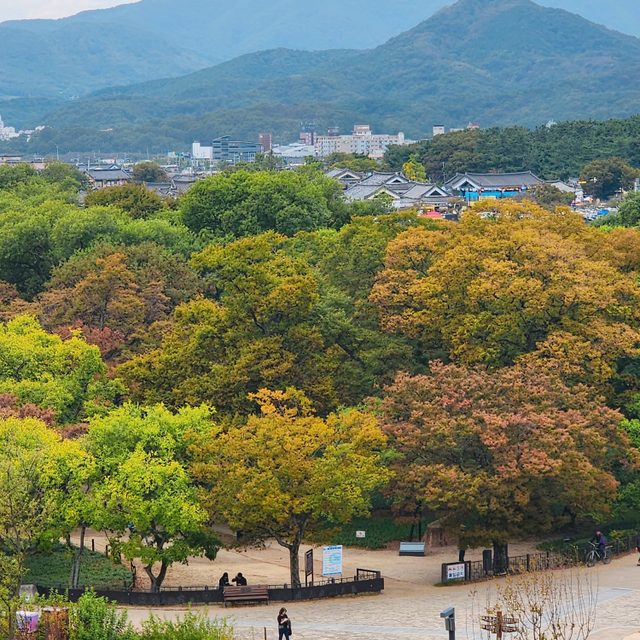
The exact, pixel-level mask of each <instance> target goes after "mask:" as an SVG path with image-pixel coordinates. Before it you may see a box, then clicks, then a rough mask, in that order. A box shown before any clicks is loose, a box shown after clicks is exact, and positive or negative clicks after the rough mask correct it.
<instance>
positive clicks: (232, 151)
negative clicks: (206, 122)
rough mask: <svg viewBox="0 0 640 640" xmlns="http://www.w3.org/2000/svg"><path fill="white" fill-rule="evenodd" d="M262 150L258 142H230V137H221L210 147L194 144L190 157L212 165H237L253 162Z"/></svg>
mask: <svg viewBox="0 0 640 640" xmlns="http://www.w3.org/2000/svg"><path fill="white" fill-rule="evenodd" d="M268 135H269V136H270V135H271V134H268ZM262 150H263V147H262V145H261V144H260V143H258V142H244V141H242V140H232V139H231V136H221V137H220V138H216V139H215V140H213V142H212V143H211V146H210V147H205V146H202V145H201V144H200V143H199V142H194V143H193V145H192V147H191V157H192V158H193V159H194V160H207V161H209V162H213V163H218V162H224V163H226V164H237V163H238V162H254V161H255V159H256V155H258V154H259V153H262Z"/></svg>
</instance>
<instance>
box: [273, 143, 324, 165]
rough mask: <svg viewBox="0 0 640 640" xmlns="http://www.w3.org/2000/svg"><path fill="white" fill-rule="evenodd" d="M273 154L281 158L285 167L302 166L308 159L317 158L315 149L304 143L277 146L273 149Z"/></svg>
mask: <svg viewBox="0 0 640 640" xmlns="http://www.w3.org/2000/svg"><path fill="white" fill-rule="evenodd" d="M271 153H273V155H274V156H275V157H276V158H280V159H281V160H282V161H283V162H284V164H285V165H288V166H295V165H302V164H304V163H305V161H306V159H307V158H309V157H311V158H313V157H314V156H315V147H314V146H313V145H311V144H304V143H303V142H293V143H292V144H286V145H277V146H275V147H273V149H272V150H271Z"/></svg>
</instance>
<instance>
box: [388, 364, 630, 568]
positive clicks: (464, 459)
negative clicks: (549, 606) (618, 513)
mask: <svg viewBox="0 0 640 640" xmlns="http://www.w3.org/2000/svg"><path fill="white" fill-rule="evenodd" d="M380 409H381V411H382V416H383V417H382V424H383V429H384V431H385V433H386V434H387V435H388V436H389V439H390V445H391V446H393V447H394V448H395V449H396V450H397V451H398V452H399V454H401V456H402V458H401V460H400V461H399V462H398V463H397V474H396V477H395V480H394V483H393V488H392V493H393V495H394V498H395V502H396V505H397V506H398V507H400V508H404V509H411V510H412V511H414V510H415V509H416V508H417V507H425V508H427V509H429V510H431V511H433V512H435V513H436V514H437V515H438V516H440V517H443V518H445V522H446V523H447V525H448V526H449V527H450V528H451V529H453V530H456V531H459V530H460V527H461V526H464V528H465V529H464V531H465V538H466V542H467V544H469V545H470V546H476V545H481V544H490V543H492V544H493V545H494V547H495V549H496V553H497V554H498V556H500V554H503V553H504V545H505V544H506V542H507V541H508V540H509V538H511V537H513V536H521V535H526V534H545V533H548V532H550V531H552V530H553V529H554V528H555V527H557V526H559V525H562V524H564V523H567V522H570V521H572V520H574V521H575V519H576V518H579V517H582V516H586V515H590V516H592V517H594V518H597V517H602V516H605V515H606V514H608V513H609V511H610V507H611V505H612V503H613V501H614V497H615V494H616V490H617V486H618V482H617V480H616V472H619V471H621V470H622V469H623V468H625V467H627V468H633V467H634V466H636V465H637V452H634V451H633V449H632V448H631V446H630V443H629V439H628V437H627V436H626V434H625V433H624V432H623V431H622V429H621V428H620V427H619V425H620V419H621V416H620V414H619V413H618V412H617V411H614V410H612V409H609V408H607V407H606V406H604V403H603V402H602V400H601V399H600V398H598V396H597V395H596V394H595V392H594V391H593V390H591V389H590V388H588V387H586V386H581V385H576V386H574V387H573V388H571V389H569V388H568V387H567V386H566V385H565V384H564V383H563V382H562V381H561V379H560V378H559V377H558V376H557V375H555V374H554V373H553V372H549V371H548V370H545V368H544V367H542V366H538V367H532V366H515V367H509V368H502V369H500V370H498V371H496V372H487V371H486V370H481V369H471V368H466V367H461V366H456V365H443V364H442V363H433V364H432V366H431V372H430V374H429V375H420V376H415V377H410V376H409V375H407V374H399V375H398V377H397V378H396V381H395V383H394V384H393V385H392V386H390V387H388V388H387V389H386V391H385V394H384V398H383V399H382V401H381V404H380Z"/></svg>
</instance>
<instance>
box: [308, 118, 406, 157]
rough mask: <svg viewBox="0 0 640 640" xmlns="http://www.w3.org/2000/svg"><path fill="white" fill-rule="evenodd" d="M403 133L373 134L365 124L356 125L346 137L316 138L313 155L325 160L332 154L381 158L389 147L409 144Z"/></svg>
mask: <svg viewBox="0 0 640 640" xmlns="http://www.w3.org/2000/svg"><path fill="white" fill-rule="evenodd" d="M411 142H412V141H411V140H405V137H404V133H402V132H400V133H398V134H397V135H390V134H386V133H384V134H374V133H373V132H372V131H371V127H370V126H369V125H367V124H357V125H355V126H354V127H353V133H352V134H351V135H346V136H340V135H336V136H317V137H316V142H315V153H316V156H317V157H319V158H326V157H327V156H329V155H331V154H332V153H353V154H357V155H361V156H369V157H370V158H382V157H383V156H384V154H385V152H386V150H387V149H388V148H389V147H390V146H391V145H405V144H410V143H411Z"/></svg>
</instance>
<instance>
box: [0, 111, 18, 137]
mask: <svg viewBox="0 0 640 640" xmlns="http://www.w3.org/2000/svg"><path fill="white" fill-rule="evenodd" d="M19 135H20V134H19V133H17V131H16V130H15V128H14V127H5V125H4V122H3V121H2V116H0V140H2V141H5V140H11V139H12V138H17V137H18V136H19Z"/></svg>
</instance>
